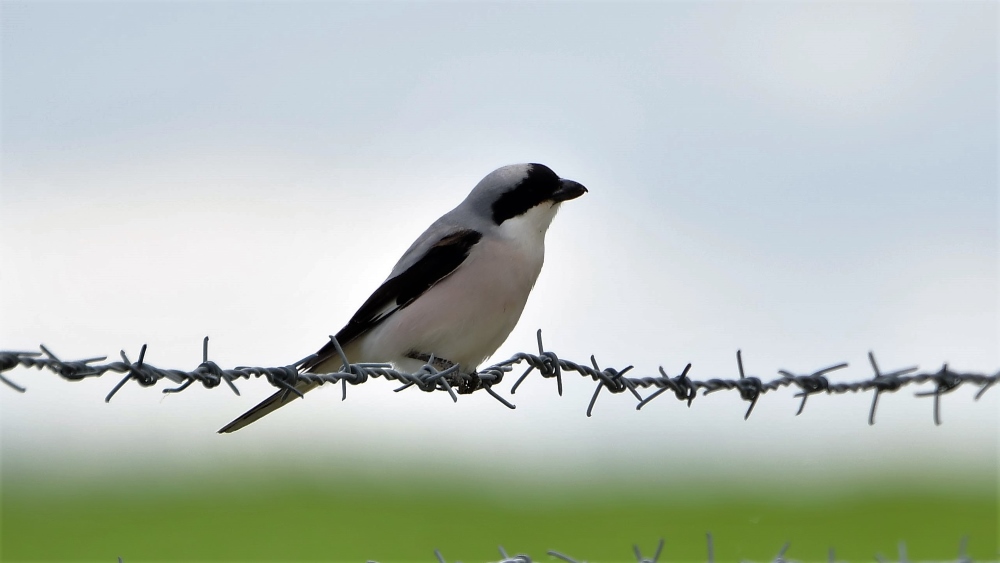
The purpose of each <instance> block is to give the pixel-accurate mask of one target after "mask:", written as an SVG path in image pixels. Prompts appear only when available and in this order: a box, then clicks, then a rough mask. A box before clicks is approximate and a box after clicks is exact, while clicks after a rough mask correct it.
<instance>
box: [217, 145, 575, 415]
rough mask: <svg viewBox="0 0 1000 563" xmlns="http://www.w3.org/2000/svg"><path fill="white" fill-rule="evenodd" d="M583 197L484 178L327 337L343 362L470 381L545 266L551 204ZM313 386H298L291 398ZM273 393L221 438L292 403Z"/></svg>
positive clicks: (568, 187) (562, 185) (331, 352)
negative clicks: (427, 369)
mask: <svg viewBox="0 0 1000 563" xmlns="http://www.w3.org/2000/svg"><path fill="white" fill-rule="evenodd" d="M584 193H587V188H586V187H584V186H583V185H582V184H580V183H579V182H575V181H573V180H568V179H565V178H560V177H559V176H558V175H557V174H556V173H555V172H553V171H552V169H551V168H549V167H547V166H545V165H543V164H537V163H528V164H512V165H508V166H503V167H501V168H498V169H496V170H494V171H493V172H490V173H489V174H487V175H486V177H485V178H483V179H482V180H481V181H480V182H479V183H478V184H476V186H475V187H474V188H473V189H472V191H471V192H470V193H469V195H468V196H467V197H466V198H465V199H464V200H463V201H462V202H461V203H460V204H459V205H458V206H457V207H455V208H454V209H452V210H451V211H449V212H447V213H445V214H444V215H442V216H441V217H440V218H439V219H437V220H436V221H434V222H433V223H432V224H431V225H430V227H428V228H427V230H425V231H424V232H423V234H421V235H420V236H419V237H417V239H416V240H415V241H414V242H413V244H412V245H410V247H409V249H407V251H406V252H405V253H403V256H402V257H401V258H400V259H399V261H398V262H397V263H396V265H395V267H393V269H392V271H391V272H390V273H389V276H388V278H386V280H385V281H384V282H382V285H380V286H379V287H378V289H376V290H375V291H374V293H372V294H371V296H370V297H369V298H368V299H367V300H366V301H365V302H364V304H362V305H361V307H360V308H359V309H358V310H357V312H356V313H355V314H354V316H353V317H351V319H350V320H349V321H348V322H347V324H346V325H345V326H344V327H343V328H342V329H340V331H339V332H337V334H336V339H337V342H338V343H339V344H340V345H341V346H342V349H343V352H344V355H345V356H346V357H347V359H348V360H349V361H350V362H351V363H367V362H380V363H390V364H392V365H393V366H394V367H395V368H396V369H398V370H405V371H410V372H415V371H417V370H419V369H420V367H422V366H423V365H425V364H426V363H427V361H428V360H429V359H430V358H432V357H433V358H436V359H439V360H440V361H441V362H443V365H448V366H451V365H454V364H458V366H459V368H458V369H459V370H460V371H462V372H463V373H473V372H474V370H475V369H476V368H477V367H478V366H479V364H480V363H481V362H483V361H484V360H486V359H487V358H488V357H490V356H491V355H492V354H493V353H494V352H496V350H497V348H499V347H500V345H501V344H503V342H504V341H505V340H506V339H507V336H508V335H510V332H511V331H512V330H514V326H515V325H516V324H517V321H518V319H519V318H520V317H521V312H522V311H523V310H524V306H525V304H526V303H527V300H528V295H529V294H530V293H531V289H532V288H533V287H534V285H535V281H536V280H537V279H538V275H539V273H540V272H541V269H542V262H543V260H544V257H545V232H546V231H547V230H548V228H549V225H550V224H551V222H552V219H553V218H554V217H555V215H556V212H558V211H559V207H560V205H561V204H562V203H563V202H565V201H569V200H571V199H576V198H578V197H580V196H582V195H583V194H584ZM341 366H342V360H341V358H340V355H339V354H338V352H337V350H336V347H335V346H334V343H333V342H332V341H329V342H327V343H326V345H325V346H323V347H322V348H320V350H319V351H318V352H317V353H316V354H313V355H312V356H310V357H309V358H307V360H305V363H303V364H302V365H301V366H300V369H301V370H302V371H303V372H311V373H332V372H336V371H338V370H339V369H340V368H341ZM317 385H318V383H309V382H305V381H302V382H299V383H298V384H297V385H296V390H297V391H298V392H299V393H302V394H304V393H305V392H307V391H309V390H311V389H313V388H314V387H316V386H317ZM299 396H300V395H299V394H298V393H291V392H289V391H287V390H282V391H278V392H277V393H275V394H274V395H271V396H270V397H268V398H267V399H265V400H264V401H263V402H261V403H260V404H258V405H257V406H255V407H253V408H252V409H250V410H249V411H247V412H246V413H244V414H243V415H242V416H240V417H239V418H237V419H235V420H233V421H232V422H230V423H229V424H227V425H226V426H224V427H223V428H222V429H220V430H219V433H220V434H224V433H230V432H235V431H236V430H239V429H240V428H243V427H244V426H247V425H248V424H250V423H252V422H255V421H256V420H258V419H260V418H262V417H263V416H265V415H267V414H270V413H271V412H274V411H275V410H277V409H279V408H281V407H282V406H284V405H286V404H288V403H290V402H291V401H293V400H295V399H296V398H298V397H299Z"/></svg>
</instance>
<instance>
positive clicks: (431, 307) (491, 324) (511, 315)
mask: <svg viewBox="0 0 1000 563" xmlns="http://www.w3.org/2000/svg"><path fill="white" fill-rule="evenodd" d="M487 257H488V258H487ZM541 266H542V256H541V252H538V253H528V252H525V251H524V250H523V249H522V248H518V247H511V246H509V245H506V244H504V243H503V242H495V241H491V242H483V243H480V245H477V247H476V248H475V249H474V252H473V253H471V254H470V255H469V257H468V258H466V260H465V262H463V263H462V265H461V266H460V267H459V268H458V269H457V270H456V271H455V272H453V273H452V274H451V275H450V276H448V277H446V278H444V279H443V280H441V281H440V282H438V283H437V284H435V285H434V286H432V287H431V288H430V289H428V290H427V291H426V292H424V293H423V294H422V295H421V296H420V297H419V298H417V299H416V300H415V301H413V302H412V303H411V304H409V305H408V306H406V307H404V308H403V309H400V310H399V311H396V312H395V313H393V314H392V315H390V316H389V317H388V318H387V319H385V321H383V322H382V323H380V324H379V326H377V327H375V328H373V329H372V331H371V332H370V333H369V334H368V335H366V337H365V338H364V343H363V347H364V350H365V354H364V355H365V357H366V360H367V361H391V362H394V363H397V364H404V365H405V364H408V366H407V367H412V365H413V363H412V362H405V361H404V358H406V356H407V355H408V354H410V353H412V352H417V353H422V354H434V356H436V357H438V358H443V359H445V360H448V361H451V362H454V363H458V364H461V366H462V368H463V369H464V370H472V369H475V368H476V367H477V366H478V365H479V364H480V363H481V362H482V361H483V360H485V359H486V358H487V357H489V356H490V355H492V354H493V352H495V351H496V349H497V348H499V347H500V345H501V344H503V341H504V340H506V339H507V336H508V335H509V334H510V332H511V331H512V330H513V329H514V326H515V325H516V324H517V321H518V319H519V318H520V316H521V311H523V310H524V305H525V303H526V302H527V300H528V294H529V293H530V292H531V288H532V286H534V284H535V280H536V279H538V273H539V272H540V271H541ZM379 356H381V357H379Z"/></svg>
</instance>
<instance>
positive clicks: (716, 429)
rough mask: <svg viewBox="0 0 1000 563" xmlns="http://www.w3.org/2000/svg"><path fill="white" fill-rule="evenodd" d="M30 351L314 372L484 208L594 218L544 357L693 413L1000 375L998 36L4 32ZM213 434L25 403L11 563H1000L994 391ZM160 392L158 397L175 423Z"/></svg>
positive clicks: (756, 18) (650, 11)
mask: <svg viewBox="0 0 1000 563" xmlns="http://www.w3.org/2000/svg"><path fill="white" fill-rule="evenodd" d="M0 10H2V11H0V20H2V28H0V31H2V35H0V48H2V51H0V78H2V83H0V95H2V99H0V139H2V169H0V173H2V191H0V348H3V349H7V350H33V349H36V347H37V346H38V344H39V343H44V344H45V345H47V346H49V347H50V348H51V349H52V350H53V351H54V352H55V353H56V354H58V355H60V357H62V358H64V359H80V358H84V357H92V356H98V355H108V356H110V357H112V358H113V359H114V358H116V357H117V356H118V351H119V350H121V349H124V350H125V351H126V352H127V353H128V354H129V356H130V357H131V358H133V359H134V358H135V357H136V356H137V355H138V351H139V348H140V346H141V345H142V344H144V343H146V344H148V345H149V351H148V352H147V354H146V361H147V362H149V363H151V364H153V365H155V366H158V367H163V368H179V369H181V368H182V369H191V368H194V367H195V366H197V365H198V363H200V361H201V339H202V338H203V337H204V336H205V335H209V336H210V337H211V339H212V340H211V344H210V358H211V359H213V360H215V361H216V362H218V363H219V364H220V365H221V366H223V367H233V366H236V365H284V364H288V363H291V362H294V361H295V360H298V359H299V358H301V357H303V356H306V355H308V354H310V353H312V352H314V351H315V350H316V349H318V347H319V346H321V345H322V344H323V343H324V342H325V340H326V338H327V335H328V334H331V333H334V332H336V331H337V330H338V329H339V328H340V327H341V326H342V325H343V323H344V322H345V321H346V320H347V319H348V318H349V317H350V316H351V314H352V313H353V312H354V311H355V310H356V308H357V307H358V306H359V305H360V304H361V303H362V302H363V301H364V299H365V298H366V297H367V296H368V295H369V293H370V292H371V291H372V290H374V288H376V287H377V286H378V284H379V283H380V282H381V281H382V280H383V279H384V278H385V276H386V275H387V274H388V272H389V270H390V269H391V267H392V265H393V264H394V262H395V260H396V259H397V258H398V256H399V255H400V254H401V253H402V252H403V251H404V250H405V249H406V248H407V247H408V246H409V244H410V242H411V241H412V240H413V239H414V238H415V237H416V236H417V235H419V234H420V232H422V231H423V229H424V228H426V226H427V225H428V224H429V223H430V222H431V221H433V220H434V219H435V218H437V217H438V216H439V215H440V214H442V213H443V212H444V211H447V210H448V209H451V208H452V207H453V206H455V205H457V204H458V203H459V202H460V201H461V200H462V198H464V197H465V195H466V194H467V193H468V191H469V190H470V189H471V188H472V186H473V185H475V184H476V182H478V181H479V180H480V179H481V178H482V177H483V176H484V175H486V174H487V173H488V172H490V171H491V170H493V169H494V168H497V167H498V166H501V165H504V164H509V163H514V162H542V163H545V164H547V165H549V166H550V167H552V168H553V169H554V170H555V171H556V172H557V173H558V174H560V175H561V176H563V177H567V178H572V179H574V180H577V181H579V182H581V183H583V184H584V185H586V186H587V187H588V188H589V189H590V193H589V194H587V195H586V196H585V197H583V198H581V199H579V200H576V201H573V202H570V203H569V204H567V205H565V206H564V207H563V210H562V212H561V213H560V216H559V217H557V218H556V220H555V222H554V224H553V226H552V228H551V229H550V231H549V234H548V238H547V246H548V249H547V256H546V265H545V268H544V269H543V272H542V275H541V277H540V279H539V281H538V284H537V286H536V288H535V290H534V292H533V294H532V297H531V299H530V301H529V302H528V306H527V308H526V310H525V312H524V314H523V316H522V318H521V321H520V324H519V325H518V327H517V329H516V330H515V331H514V332H513V334H511V336H510V338H509V339H508V341H507V342H506V343H505V344H504V346H503V347H502V348H501V349H500V350H499V351H498V352H497V354H496V355H495V356H494V358H493V360H501V359H504V358H507V357H509V356H510V355H511V354H513V353H514V352H517V351H522V350H524V351H533V350H534V349H535V336H534V333H535V330H536V329H539V328H541V329H543V331H544V336H545V343H546V346H547V347H548V348H549V349H550V350H552V351H555V352H557V353H558V354H559V355H560V356H561V357H564V358H567V359H572V360H575V361H578V362H587V361H588V358H589V356H590V355H591V354H594V355H596V357H597V360H598V361H599V362H600V364H601V366H616V367H619V368H620V367H624V366H625V365H629V364H633V365H635V366H636V368H635V371H634V372H633V373H634V374H635V375H655V374H656V370H657V367H658V366H661V365H662V366H663V367H664V369H665V370H666V372H667V373H668V374H670V375H677V374H678V373H679V372H680V371H681V370H682V369H683V367H684V365H685V364H686V363H688V362H691V363H693V368H692V371H691V376H692V377H694V378H696V379H709V378H713V377H725V378H734V377H736V375H737V370H736V362H735V352H736V350H737V349H742V350H743V355H744V361H745V364H746V366H747V369H748V371H749V372H750V373H751V374H753V375H756V376H759V377H762V378H764V379H771V378H772V377H775V376H776V371H777V370H778V369H788V370H792V371H796V372H798V373H803V372H810V371H812V370H815V369H819V368H822V367H826V366H828V365H831V364H835V363H838V362H841V361H847V362H849V363H850V367H849V368H848V369H846V370H842V371H839V372H836V373H835V374H833V375H832V376H831V380H833V381H853V380H858V379H865V378H868V377H870V375H871V370H870V367H869V366H868V363H867V358H866V354H867V352H868V351H869V350H873V351H874V352H875V353H876V356H877V358H878V359H879V361H880V365H881V367H882V368H883V369H884V370H887V371H888V370H892V369H898V368H903V367H909V366H913V365H918V366H920V367H921V368H922V369H923V370H926V371H932V370H936V369H937V368H938V367H940V366H941V365H942V364H943V363H945V362H947V363H948V365H949V366H950V367H952V368H953V369H956V370H960V371H974V372H980V373H995V371H996V370H997V368H998V366H1000V332H998V331H1000V323H998V320H1000V316H998V295H1000V283H998V282H1000V278H998V250H1000V249H998V185H997V184H998V183H997V173H998V161H997V151H998V142H997V132H998V125H997V123H998V120H997V118H998V115H997V84H998V76H1000V74H998V64H997V63H998V60H997V48H998V34H997V28H998V8H997V5H996V3H993V2H961V3H943V2H929V3H906V4H904V3H894V2H893V3H889V2H886V3H846V2H844V3H839V2H837V3H767V4H751V3H720V4H714V3H713V4H710V3H707V2H672V3H635V4H630V3H493V2H482V3H474V4H471V3H470V4H459V3H452V2H448V3H431V2H428V3H416V2H414V3H409V2H391V3H390V2H384V3H354V2H280V3H279V2H142V3H125V2H100V3H91V2H65V3H64V2H13V1H4V2H3V3H2V5H0ZM519 373H520V372H515V373H514V374H512V375H511V376H509V377H508V378H507V379H506V380H505V382H504V385H503V386H502V390H501V392H502V393H504V394H505V395H506V396H508V398H510V399H511V400H512V401H513V402H514V403H516V405H517V409H516V410H514V411H510V410H508V409H506V408H504V407H503V406H502V405H500V404H499V403H497V402H496V401H495V400H493V399H492V398H490V397H489V396H486V395H483V394H475V395H472V396H463V397H461V398H460V400H459V402H458V403H457V404H452V403H451V400H450V398H449V397H448V396H447V395H446V394H443V393H437V394H425V393H421V392H419V391H417V390H412V389H411V390H408V391H406V392H403V393H398V394H396V393H392V392H391V389H393V388H394V386H393V385H392V384H390V383H386V382H384V381H373V382H369V383H368V384H366V385H364V386H359V387H355V388H351V389H349V390H348V398H347V401H345V402H341V401H340V392H339V389H332V388H327V389H323V390H321V391H318V392H316V393H315V394H311V395H310V396H309V398H308V400H305V401H299V402H297V403H296V404H295V405H294V406H292V407H288V408H285V409H282V410H281V411H280V412H278V413H277V414H274V415H271V416H269V417H267V418H266V419H264V420H262V421H260V422H258V423H256V424H254V425H252V426H250V427H248V428H246V429H244V430H242V431H240V432H238V433H235V434H232V435H217V434H216V433H215V431H216V430H217V429H218V428H220V427H221V426H223V425H224V424H225V423H227V422H228V421H230V420H231V419H233V418H234V417H236V416H237V415H239V414H241V413H242V412H244V411H245V410H246V409H248V408H249V407H251V406H253V405H255V404H256V403H257V402H258V401H259V400H260V399H263V398H264V397H266V396H267V395H269V394H270V393H271V387H270V386H269V385H267V384H266V383H265V382H263V381H250V382H246V381H244V382H242V383H240V384H239V387H240V389H241V391H242V396H240V397H237V396H235V395H233V394H232V393H230V392H229V391H228V390H227V389H225V387H220V388H217V389H211V390H206V389H203V388H201V387H200V386H195V387H192V388H190V389H188V390H187V391H185V392H184V393H181V394H179V395H170V396H165V395H163V394H162V393H160V389H148V388H140V387H139V386H138V385H136V384H134V383H132V384H129V385H126V386H125V387H124V388H123V389H122V390H121V391H120V392H119V393H118V394H117V395H116V396H115V398H114V400H112V401H111V403H110V404H105V403H104V401H103V399H104V396H105V395H106V394H107V393H108V391H110V389H111V388H112V387H113V385H114V384H115V383H116V382H117V378H116V377H114V376H113V375H109V376H108V377H105V378H101V379H99V380H89V381H85V382H81V383H69V382H66V381H63V380H61V379H59V378H58V377H56V376H54V375H53V374H51V373H46V372H35V371H29V370H24V369H17V370H14V371H11V372H6V373H5V375H7V376H8V377H9V378H10V379H12V380H14V381H16V382H18V383H19V384H22V385H24V386H25V387H27V389H28V391H27V393H25V394H18V393H16V392H15V391H13V390H12V389H9V388H7V387H3V388H0V408H2V413H0V421H2V428H0V439H2V442H0V455H2V458H0V469H2V489H0V493H2V520H0V523H2V537H0V540H2V541H0V545H2V547H0V558H2V559H3V560H5V561H14V560H24V561H41V560H77V561H83V560H93V561H113V560H115V559H114V558H115V557H117V556H122V557H124V559H125V561H128V562H134V561H167V560H206V561H207V560H213V561H221V560H231V561H237V560H267V561H277V560H287V561H294V560H359V559H376V560H380V561H389V560H391V561H417V560H421V561H427V560H432V559H433V549H435V548H439V549H441V551H442V553H443V555H444V556H445V557H446V558H447V559H448V560H449V561H452V560H456V559H462V560H466V561H469V560H472V561H482V560H487V559H490V558H493V559H495V558H497V557H498V556H499V554H498V552H497V551H496V547H495V546H497V545H498V544H502V545H504V546H505V547H506V548H507V550H508V551H510V552H511V553H516V552H524V553H529V554H531V555H532V556H534V557H535V558H536V559H537V558H542V559H543V560H544V557H545V556H544V555H543V554H544V552H545V550H547V549H557V550H560V551H562V552H564V553H567V554H569V555H572V556H574V557H577V558H579V559H585V558H586V559H589V560H595V559H597V560H618V561H625V560H629V559H631V558H632V554H631V551H630V545H631V544H632V543H633V542H638V543H639V544H640V546H642V547H643V551H644V553H645V554H646V555H649V554H651V553H652V550H653V548H654V546H655V542H656V540H657V539H658V538H659V537H661V536H666V537H667V548H666V552H665V555H664V559H667V560H673V561H679V560H695V559H699V558H704V553H705V546H704V533H705V532H706V531H711V532H713V533H714V534H715V538H716V556H717V557H718V558H720V559H723V560H739V559H756V560H763V559H768V558H771V557H773V556H774V555H775V554H776V553H777V551H778V549H779V548H780V547H781V545H782V544H783V543H784V542H785V541H790V542H791V543H792V548H791V550H790V551H789V553H788V556H789V557H793V558H795V559H803V560H820V559H823V560H825V559H826V557H827V548H829V547H836V548H837V555H838V557H839V558H842V559H864V560H871V559H872V558H873V557H874V554H875V553H882V554H884V555H886V556H889V557H894V556H895V553H896V548H897V543H898V542H899V541H905V542H907V546H908V552H909V556H910V557H911V558H915V559H925V560H926V559H945V558H954V557H956V556H957V553H958V551H957V550H958V544H959V541H960V538H961V537H962V536H969V540H970V543H969V552H970V554H971V555H972V556H973V557H976V558H980V559H981V558H991V559H996V558H997V557H998V544H997V541H998V540H997V538H998V536H1000V528H998V484H997V482H998V449H1000V443H998V438H1000V429H998V426H1000V424H998V422H1000V415H998V412H1000V408H998V406H1000V405H998V402H1000V400H998V396H1000V394H998V392H997V391H995V390H991V391H989V392H987V393H986V394H985V395H984V396H983V397H982V399H981V400H979V401H974V400H973V395H974V393H975V389H974V388H971V387H967V388H962V389H959V390H958V391H957V392H955V393H952V394H950V395H948V396H946V397H945V398H944V399H943V401H942V403H943V404H942V417H943V424H942V425H941V426H935V425H934V423H933V419H932V416H931V413H932V404H931V400H930V399H928V398H916V397H914V396H913V393H914V392H915V391H920V390H923V391H926V390H928V388H927V387H925V388H922V389H917V388H913V387H909V388H906V389H905V390H903V391H900V392H897V393H894V394H887V395H883V398H882V399H881V401H880V410H879V412H878V416H877V424H876V425H874V426H868V424H867V420H866V419H867V411H868V407H869V405H870V401H871V397H870V395H868V394H861V395H841V396H827V395H820V396H816V397H813V398H812V399H811V400H810V401H809V404H808V405H807V408H806V409H805V411H804V413H803V414H802V415H800V416H798V417H796V416H794V415H795V410H796V408H797V406H798V401H797V400H796V399H794V398H793V397H792V394H793V391H791V390H784V391H782V392H778V393H774V394H768V395H766V396H765V397H764V398H763V399H762V400H761V401H760V403H759V404H758V405H757V407H756V409H755V411H754V413H753V415H752V416H751V417H750V419H749V420H747V421H744V420H743V414H744V412H745V404H744V403H742V402H741V401H740V399H739V397H738V396H737V395H736V394H735V393H719V394H715V395H711V396H709V397H704V398H702V397H699V398H698V399H697V400H695V401H694V404H693V405H692V406H691V408H687V407H685V406H684V405H683V404H682V403H679V402H677V401H675V400H673V399H671V398H670V397H668V396H663V397H661V398H659V399H657V401H655V402H653V403H651V404H650V405H649V406H647V407H645V408H644V409H643V410H642V411H639V412H636V411H635V409H634V401H633V400H632V399H631V398H630V397H629V396H627V394H626V395H617V396H610V395H604V396H603V397H602V398H601V399H600V400H599V401H598V403H597V405H596V408H595V411H594V415H593V416H592V417H591V418H587V417H586V416H585V414H584V413H585V409H586V406H587V402H588V400H589V398H590V394H591V393H592V392H593V384H592V383H591V382H590V381H589V380H586V381H585V380H583V379H574V378H568V379H567V380H566V382H565V388H566V392H565V394H564V396H563V397H561V398H560V397H558V396H557V395H556V392H555V383H554V382H553V381H551V380H543V379H541V378H540V377H537V376H535V377H529V379H528V380H527V381H526V382H525V383H524V384H523V385H522V386H521V388H520V389H519V390H518V393H517V394H516V395H514V396H513V397H510V396H509V393H508V391H509V386H510V384H511V383H513V381H514V380H515V379H516V377H517V375H519ZM161 388H162V386H161Z"/></svg>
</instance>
